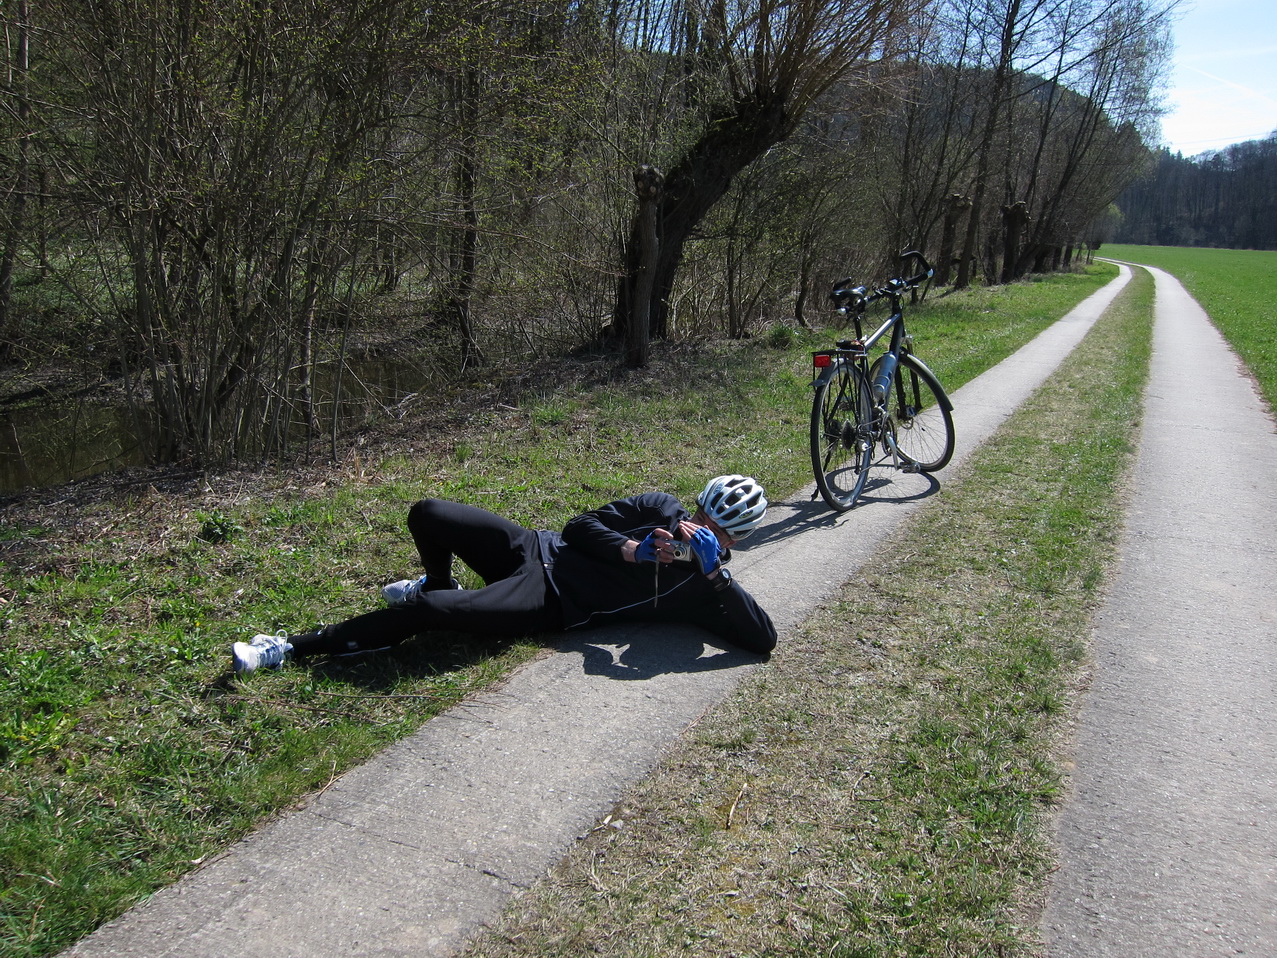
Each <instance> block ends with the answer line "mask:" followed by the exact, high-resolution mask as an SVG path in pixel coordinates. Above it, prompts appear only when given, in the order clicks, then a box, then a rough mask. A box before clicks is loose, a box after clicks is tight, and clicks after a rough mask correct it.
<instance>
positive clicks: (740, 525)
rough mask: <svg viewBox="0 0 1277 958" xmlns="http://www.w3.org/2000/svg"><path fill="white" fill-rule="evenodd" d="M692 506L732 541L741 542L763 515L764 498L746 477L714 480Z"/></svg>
mask: <svg viewBox="0 0 1277 958" xmlns="http://www.w3.org/2000/svg"><path fill="white" fill-rule="evenodd" d="M696 504H697V505H698V506H700V507H701V508H702V509H704V510H705V514H706V515H707V516H709V517H710V518H711V519H713V520H714V524H715V525H717V526H718V527H719V528H720V529H722V530H723V531H724V532H726V533H727V534H728V535H729V536H731V537H732V538H733V539H744V538H745V537H746V536H747V535H749V534H750V533H751V532H753V531H754V530H755V529H756V528H758V524H759V523H760V522H762V521H763V516H764V515H766V514H767V496H766V495H764V493H763V487H762V486H761V485H759V483H758V480H756V479H751V478H749V476H738V475H731V476H716V477H715V478H713V479H711V480H710V481H709V482H707V483H706V484H705V488H704V489H702V490H701V494H700V495H699V496H697V497H696Z"/></svg>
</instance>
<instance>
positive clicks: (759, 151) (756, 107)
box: [613, 96, 790, 342]
mask: <svg viewBox="0 0 1277 958" xmlns="http://www.w3.org/2000/svg"><path fill="white" fill-rule="evenodd" d="M789 126H790V125H789V116H788V113H787V111H786V109H785V104H784V101H783V99H782V98H780V97H776V96H768V97H753V98H751V99H749V100H746V101H744V102H743V103H741V104H740V105H739V107H738V109H737V110H736V111H735V112H733V113H731V114H729V115H727V116H724V117H721V118H719V120H718V121H717V122H711V123H709V124H707V125H706V127H705V130H704V132H703V133H702V134H701V136H700V139H698V140H697V141H696V143H694V144H693V145H692V146H691V148H689V149H688V150H687V151H686V152H685V153H684V154H683V156H682V157H681V158H680V159H679V161H678V163H676V164H675V166H674V167H673V169H671V170H670V172H669V173H668V174H667V175H666V177H665V189H664V192H662V193H661V196H660V199H659V201H658V202H657V204H656V207H657V229H658V231H659V233H660V237H661V245H660V251H659V254H658V256H657V260H656V270H655V272H654V274H653V277H652V281H653V296H652V299H651V302H650V304H649V307H648V309H647V311H646V312H645V313H642V312H639V309H638V296H637V293H638V288H637V287H638V281H639V276H640V265H641V251H642V249H643V240H642V236H641V235H640V233H639V224H638V222H637V220H636V222H635V224H634V226H633V227H632V228H631V230H630V236H629V239H628V240H627V241H626V245H625V274H624V275H623V276H622V277H621V280H620V282H619V284H618V289H617V302H616V309H615V311H614V314H613V316H614V324H615V327H616V331H617V333H618V334H619V335H623V336H624V337H625V341H626V342H628V341H629V330H630V326H631V324H633V323H636V322H643V323H646V325H647V327H648V329H649V330H650V333H651V335H652V336H653V337H656V338H660V337H663V336H664V335H665V334H666V332H667V330H668V320H669V299H670V296H671V294H672V293H673V290H674V281H675V279H676V277H677V274H678V268H679V265H680V264H681V263H682V261H683V250H684V247H685V246H686V245H687V242H688V240H689V239H691V238H692V235H693V233H694V232H695V230H696V227H697V226H698V225H699V224H700V222H701V220H702V219H704V217H705V215H706V214H707V213H708V212H709V210H710V209H711V208H712V207H713V206H714V204H715V203H717V202H718V201H719V200H720V199H722V197H723V195H724V194H726V192H727V190H728V188H729V187H730V186H731V184H732V178H733V177H734V176H735V175H736V174H737V173H739V172H740V171H741V170H743V169H744V168H745V167H746V166H748V165H749V164H750V163H752V162H753V161H754V160H756V159H758V157H760V156H762V155H763V153H765V152H766V151H767V150H768V149H769V148H771V147H772V146H774V145H775V144H776V143H778V142H780V141H781V140H782V139H784V137H785V136H786V134H787V133H788V132H789Z"/></svg>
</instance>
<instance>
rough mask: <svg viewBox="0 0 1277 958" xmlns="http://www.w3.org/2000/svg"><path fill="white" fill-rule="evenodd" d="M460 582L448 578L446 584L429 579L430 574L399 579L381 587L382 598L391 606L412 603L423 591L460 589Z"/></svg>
mask: <svg viewBox="0 0 1277 958" xmlns="http://www.w3.org/2000/svg"><path fill="white" fill-rule="evenodd" d="M460 588H461V583H460V582H458V581H457V580H456V579H449V580H448V584H447V585H444V584H443V583H441V582H439V581H438V580H436V581H435V582H431V581H430V576H428V575H423V576H422V577H421V578H420V579H400V580H399V581H398V582H392V583H390V585H385V586H382V587H381V595H382V598H384V599H385V600H386V603H387V604H388V605H391V606H396V605H412V604H413V603H415V602H417V601H418V600H419V599H420V598H421V594H422V593H423V592H439V591H442V590H443V589H460Z"/></svg>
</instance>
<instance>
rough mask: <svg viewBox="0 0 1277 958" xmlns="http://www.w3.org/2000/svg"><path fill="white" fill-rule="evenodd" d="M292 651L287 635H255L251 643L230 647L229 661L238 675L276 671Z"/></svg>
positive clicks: (240, 643) (238, 643)
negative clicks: (267, 669) (267, 670)
mask: <svg viewBox="0 0 1277 958" xmlns="http://www.w3.org/2000/svg"><path fill="white" fill-rule="evenodd" d="M292 651H293V646H292V644H291V643H290V642H289V641H288V635H287V633H284V632H281V633H280V634H279V635H255V636H253V640H252V641H251V642H236V643H235V644H234V645H232V646H231V661H232V664H233V665H234V666H235V672H236V674H238V675H248V674H249V673H250V672H256V671H257V670H258V669H264V668H273V669H277V668H279V667H280V666H281V665H283V664H284V661H285V660H286V659H287V658H288V657H289V654H290V653H291V652H292Z"/></svg>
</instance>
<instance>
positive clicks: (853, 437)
mask: <svg viewBox="0 0 1277 958" xmlns="http://www.w3.org/2000/svg"><path fill="white" fill-rule="evenodd" d="M901 259H902V261H903V262H904V264H905V265H906V266H907V265H908V263H909V261H910V260H911V259H916V260H917V261H918V263H919V264H920V265H921V267H922V270H921V272H919V273H917V274H916V275H914V276H910V277H908V278H902V279H891V280H888V281H887V283H886V285H884V286H881V287H879V288H877V289H873V290H868V289H866V288H865V287H864V286H858V285H855V284H854V283H853V282H852V280H850V279H844V280H840V281H839V282H838V283H836V284H835V285H834V288H833V292H832V294H831V295H832V298H833V301H834V306H835V307H836V308H837V310H838V311H839V312H840V313H843V314H844V315H846V316H849V317H850V318H851V320H852V324H853V327H854V330H855V334H856V335H855V339H844V340H839V341H838V342H837V343H836V344H835V346H834V348H833V349H824V350H819V351H817V352H813V353H812V388H813V389H814V390H815V396H814V397H813V401H812V407H811V463H812V468H813V470H814V471H815V473H816V486H817V489H818V490H819V492H820V494H821V495H822V496H824V497H825V501H826V502H827V503H829V505H830V506H831V507H832V508H833V509H835V510H837V511H838V512H845V511H847V510H848V509H850V508H852V507H853V506H854V505H855V504H856V502H857V500H858V499H859V498H860V496H861V493H863V492H864V489H865V483H866V481H867V480H868V478H869V470H870V469H871V468H873V467H875V466H880V467H891V468H895V469H897V470H900V471H902V472H914V473H932V472H935V471H937V470H939V469H943V468H944V467H945V466H946V465H948V463H949V460H950V459H952V458H953V446H954V433H953V403H952V402H950V400H949V397H948V395H947V394H946V393H945V391H944V387H943V386H941V385H940V381H939V380H938V379H937V378H936V375H935V373H933V372H932V371H931V370H930V369H928V368H927V366H926V364H925V363H923V362H922V360H920V359H919V358H918V357H917V356H915V355H914V354H913V337H912V336H911V335H910V334H909V332H908V331H907V330H906V329H905V315H904V305H903V297H904V294H905V293H908V292H911V291H912V290H915V289H917V288H918V286H919V285H921V284H922V283H923V282H926V281H928V280H930V279H931V276H932V275H933V271H932V269H931V266H930V264H928V263H927V260H926V258H925V257H923V255H922V254H921V253H919V252H917V251H916V250H910V251H909V252H906V253H903V254H901ZM880 299H885V300H887V301H888V303H889V304H890V312H891V315H890V316H889V317H888V318H887V320H886V322H884V323H883V324H882V325H881V326H879V327H878V328H877V330H875V331H874V332H873V333H872V334H871V335H869V336H868V337H866V336H865V335H864V332H863V329H862V319H863V317H864V314H865V310H866V308H867V307H868V306H869V305H870V304H871V303H874V302H876V301H877V300H880ZM888 332H890V333H891V339H890V342H889V345H888V346H887V350H886V352H884V353H883V354H882V355H880V356H879V357H878V358H877V359H875V360H874V361H873V363H872V364H870V362H869V351H870V350H871V349H872V348H873V347H874V346H875V345H876V344H877V343H878V342H879V341H880V340H882V338H883V337H884V336H886V335H887V333H888ZM879 449H880V450H881V456H879V457H877V458H875V453H876V451H877V450H879ZM812 498H813V499H814V498H816V496H815V493H813V494H812Z"/></svg>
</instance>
